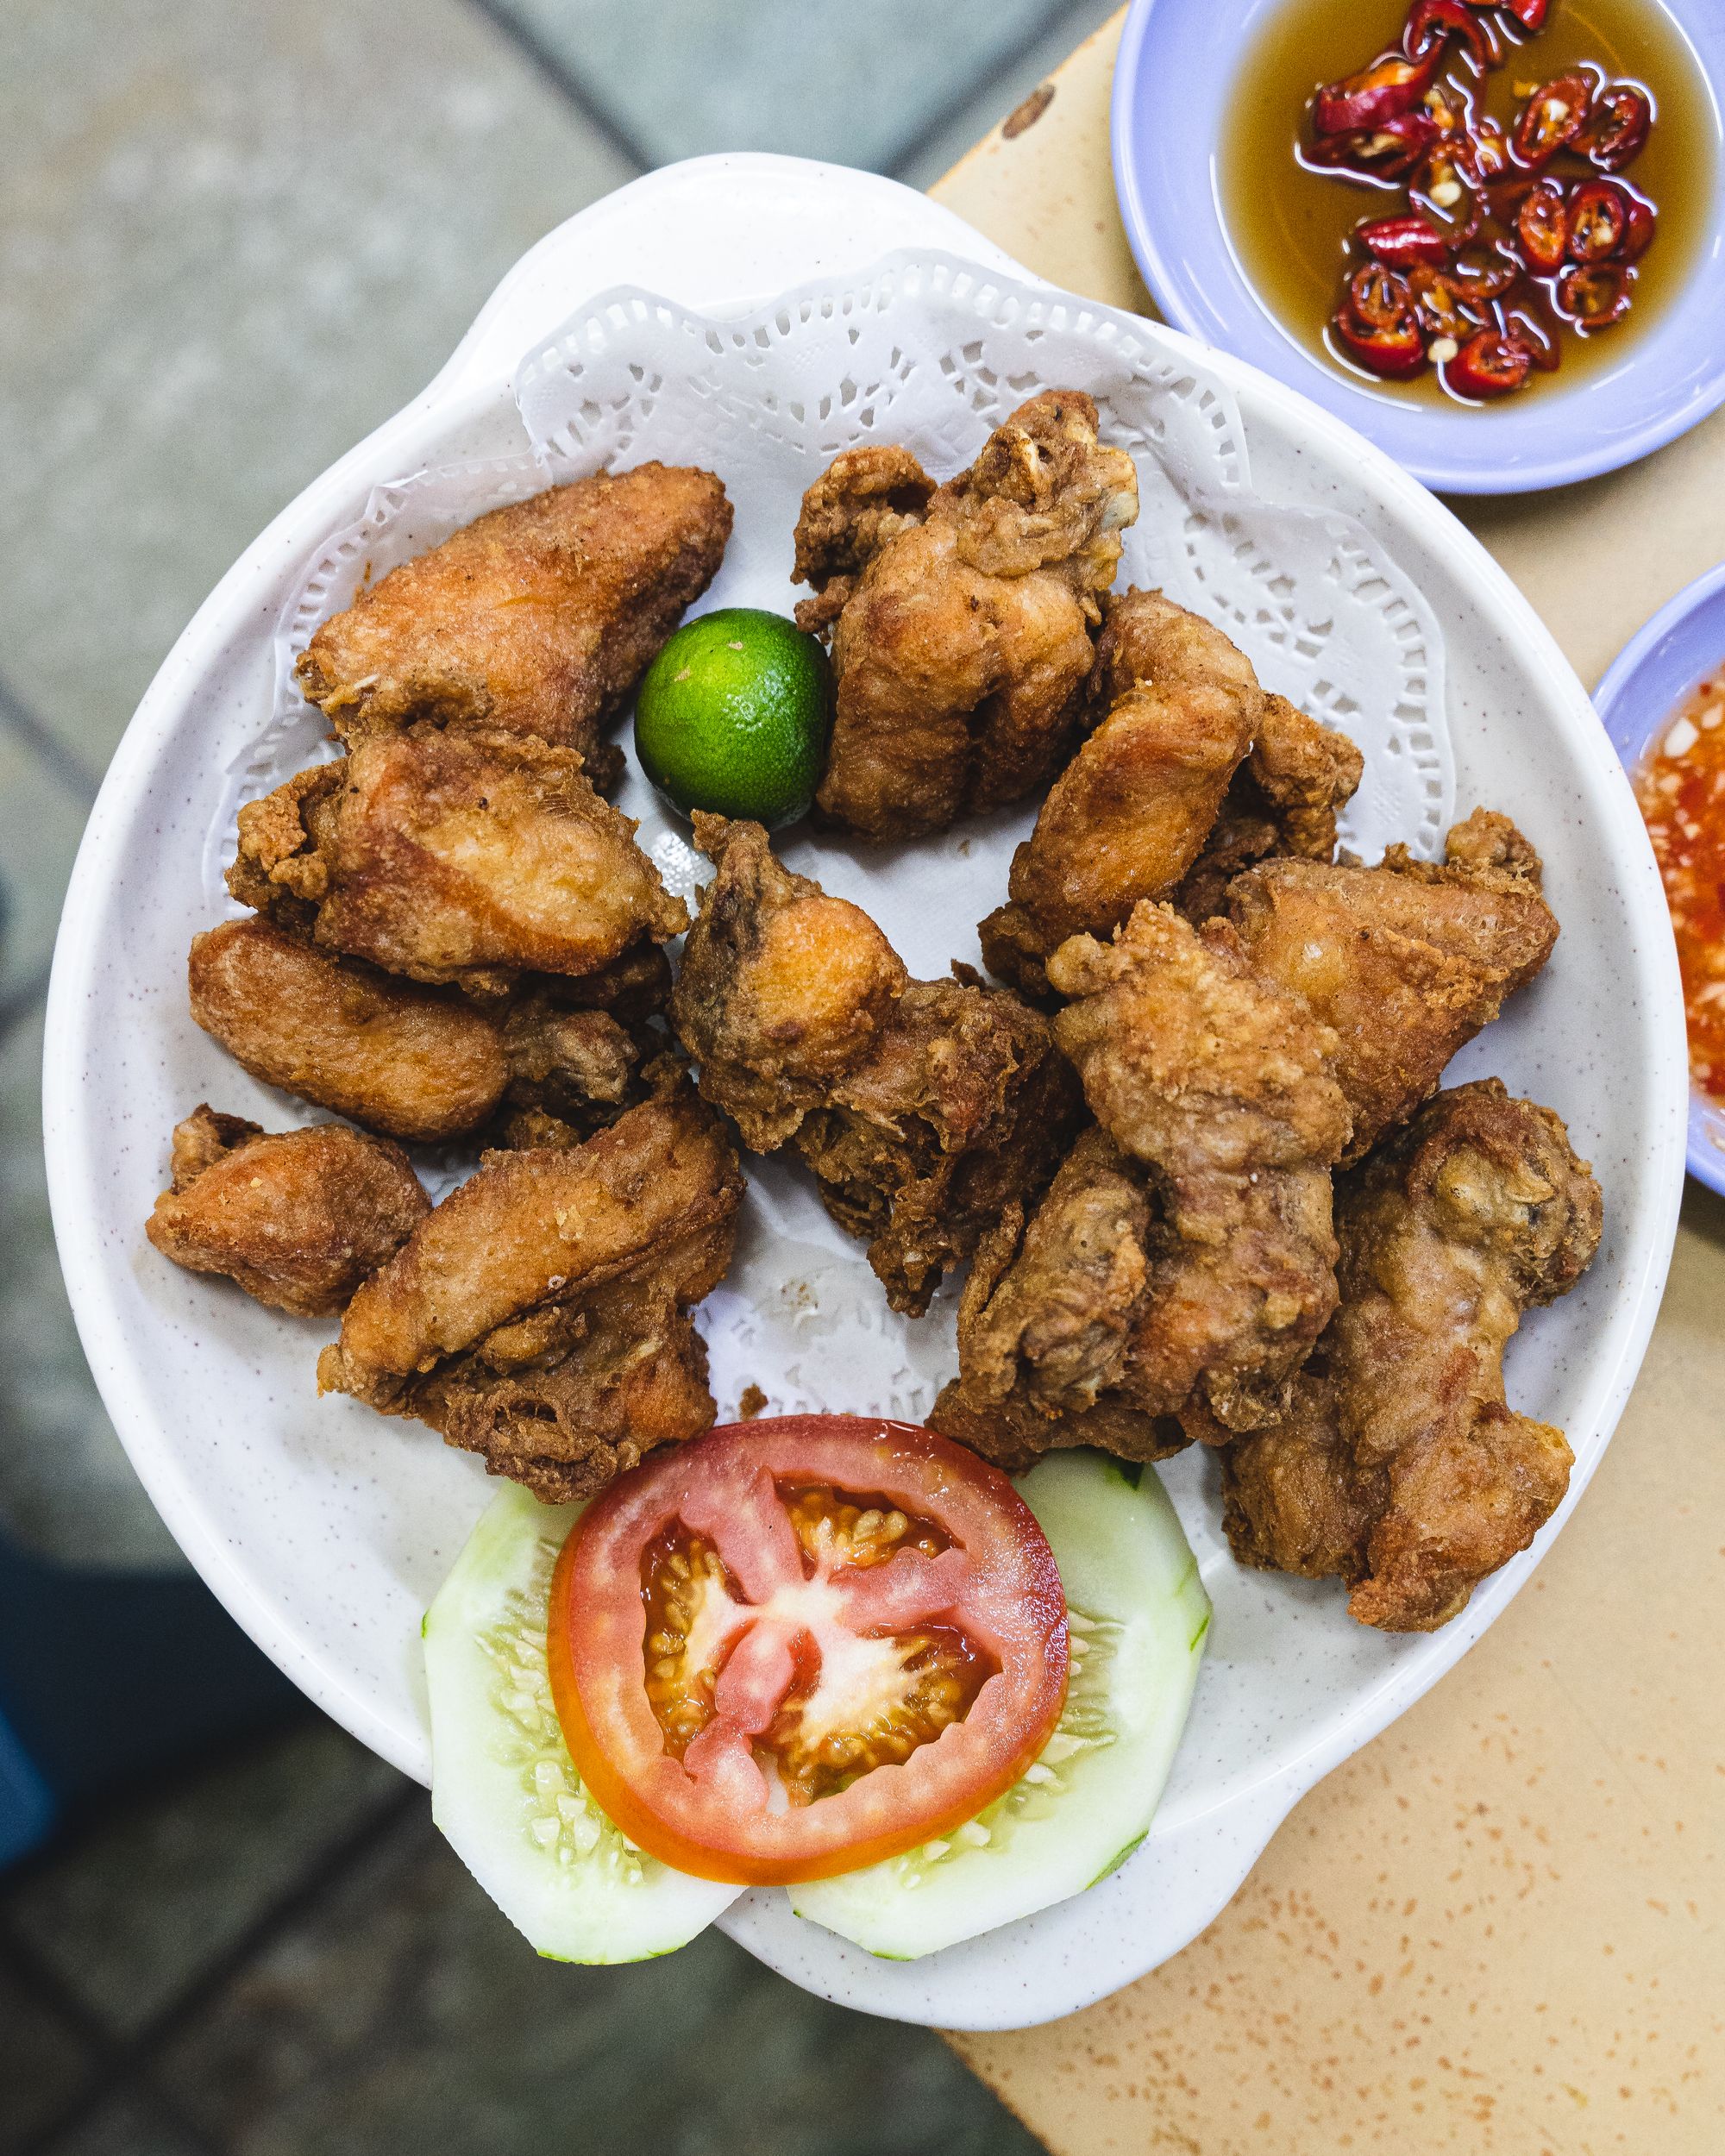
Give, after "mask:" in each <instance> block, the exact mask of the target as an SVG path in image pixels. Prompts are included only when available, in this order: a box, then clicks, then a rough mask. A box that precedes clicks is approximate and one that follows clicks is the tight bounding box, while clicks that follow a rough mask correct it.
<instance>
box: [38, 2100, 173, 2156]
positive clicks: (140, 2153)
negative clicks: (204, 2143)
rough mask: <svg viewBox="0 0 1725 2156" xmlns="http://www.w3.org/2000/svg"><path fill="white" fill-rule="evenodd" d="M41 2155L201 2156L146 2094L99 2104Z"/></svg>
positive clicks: (56, 2138) (42, 2150) (46, 2147)
mask: <svg viewBox="0 0 1725 2156" xmlns="http://www.w3.org/2000/svg"><path fill="white" fill-rule="evenodd" d="M41 2156H203V2152H202V2148H201V2146H200V2144H199V2143H198V2141H197V2140H194V2139H193V2137H192V2136H191V2134H186V2133H185V2132H183V2131H182V2129H181V2128H180V2127H179V2125H178V2123H177V2122H175V2121H174V2120H173V2118H172V2117H171V2116H170V2115H169V2114H168V2113H167V2112H166V2110H165V2109H163V2108H162V2107H161V2106H160V2104H157V2103H154V2102H153V2101H152V2100H151V2098H150V2096H148V2094H147V2093H145V2094H142V2095H128V2096H116V2097H114V2098H112V2099H110V2101H109V2102H107V2103H103V2104H102V2105H100V2106H99V2107H98V2108H97V2109H96V2110H95V2111H93V2112H91V2115H89V2116H88V2117H87V2118H82V2119H80V2120H79V2121H78V2123H77V2125H75V2126H74V2127H72V2128H71V2129H70V2130H69V2131H68V2132H66V2133H65V2134H56V2135H55V2136H54V2137H53V2140H50V2141H48V2142H47V2144H46V2145H45V2146H44V2147H43V2148H42V2149H41Z"/></svg>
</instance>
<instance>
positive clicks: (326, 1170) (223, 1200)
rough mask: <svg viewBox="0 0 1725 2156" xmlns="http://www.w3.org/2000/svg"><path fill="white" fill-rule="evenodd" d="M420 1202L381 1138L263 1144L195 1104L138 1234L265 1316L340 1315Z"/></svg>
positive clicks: (346, 1136) (252, 1127)
mask: <svg viewBox="0 0 1725 2156" xmlns="http://www.w3.org/2000/svg"><path fill="white" fill-rule="evenodd" d="M430 1209H431V1207H430V1200H429V1199H428V1198H427V1197H426V1195H425V1193H424V1192H423V1190H422V1189H421V1188H420V1187H419V1181H418V1178H417V1176H416V1175H414V1173H413V1170H412V1169H411V1168H410V1167H409V1166H408V1164H407V1156H406V1155H405V1153H404V1152H403V1151H402V1150H401V1148H400V1147H399V1146H398V1145H392V1144H390V1142H389V1141H388V1139H386V1138H371V1137H368V1136H367V1135H366V1134H365V1133H364V1132H363V1131H351V1130H349V1129H348V1126H347V1125H346V1124H344V1123H318V1124H314V1125H311V1128H310V1129H307V1130H301V1131H280V1132H278V1133H274V1134H271V1133H268V1132H267V1131H264V1130H263V1128H262V1126H261V1125H259V1124H256V1123H248V1122H247V1121H246V1120H245V1119H243V1118H242V1117H241V1116H237V1115H218V1114H217V1113H216V1111H215V1110H214V1109H213V1108H211V1107H210V1106H207V1105H205V1106H201V1107H198V1108H196V1109H194V1110H193V1112H191V1114H190V1115H189V1116H188V1117H187V1118H186V1119H185V1122H183V1123H182V1124H180V1125H178V1127H177V1128H176V1129H175V1131H174V1134H173V1187H172V1188H171V1189H167V1190H165V1191H163V1193H162V1194H161V1195H160V1197H159V1198H158V1199H157V1200H156V1202H155V1209H154V1212H153V1213H151V1215H150V1217H149V1219H148V1220H147V1222H146V1223H145V1226H144V1232H145V1233H146V1234H147V1236H148V1237H149V1238H150V1241H151V1242H152V1243H153V1244H154V1245H155V1247H156V1248H157V1250H160V1252H161V1254H162V1256H163V1257H171V1258H172V1259H173V1262H174V1263H175V1264H176V1265H184V1266H185V1268H186V1269H187V1270H188V1271H189V1272H194V1273H225V1274H226V1275H228V1277H229V1279H230V1280H233V1281H235V1282H238V1284H239V1285H240V1286H241V1287H242V1288H244V1289H245V1291H246V1293H247V1294H248V1295H252V1296H254V1297H255V1298H256V1300H258V1301H259V1302H261V1303H265V1304H267V1306H268V1307H270V1308H271V1309H272V1310H287V1311H292V1313H294V1314H295V1315H296V1316H298V1317H305V1318H318V1317H326V1316H329V1315H330V1314H332V1313H334V1312H336V1311H337V1310H339V1309H341V1307H342V1305H343V1304H344V1303H345V1302H346V1301H347V1300H348V1297H349V1296H350V1295H351V1294H353V1292H354V1289H355V1288H357V1287H358V1286H359V1285H360V1283H361V1281H362V1280H364V1279H365V1278H366V1277H367V1275H368V1274H371V1273H373V1272H375V1271H376V1269H378V1267H379V1266H380V1265H381V1264H382V1263H384V1261H385V1260H386V1258H389V1257H392V1256H393V1255H394V1253H395V1252H396V1251H397V1250H399V1249H400V1247H401V1245H402V1244H404V1243H405V1241H406V1240H407V1238H408V1237H409V1236H410V1235H411V1233H412V1232H413V1230H414V1229H415V1227H417V1225H418V1224H419V1222H420V1221H421V1220H422V1219H423V1218H424V1216H425V1215H426V1214H427V1213H429V1212H430Z"/></svg>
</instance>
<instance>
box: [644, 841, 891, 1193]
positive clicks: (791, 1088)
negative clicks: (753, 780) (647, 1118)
mask: <svg viewBox="0 0 1725 2156" xmlns="http://www.w3.org/2000/svg"><path fill="white" fill-rule="evenodd" d="M694 837H695V843H696V845H697V846H699V848H700V849H701V851H702V852H703V853H704V854H705V855H706V856H707V858H708V859H709V860H710V861H712V862H713V863H714V865H715V866H716V868H718V874H717V875H716V876H714V877H713V879H712V881H711V882H710V883H709V884H708V885H707V887H706V889H705V890H704V891H703V892H702V893H701V895H700V911H699V916H698V918H697V919H696V921H695V924H694V926H693V928H692V929H691V930H690V931H689V937H688V942H687V944H686V945H685V946H684V950H683V963H682V969H681V972H680V974H679V975H678V977H677V984H676V987H674V989H673V991H672V993H671V1024H672V1025H673V1026H674V1028H675V1030H676V1033H677V1037H678V1038H679V1039H680V1040H681V1042H682V1044H683V1046H684V1047H685V1048H686V1049H687V1050H688V1052H689V1054H690V1055H691V1056H693V1058H694V1060H695V1062H697V1063H698V1064H699V1066H700V1074H701V1075H700V1088H701V1093H702V1095H703V1097H704V1098H705V1099H706V1100H710V1101H712V1104H713V1105H714V1106H715V1107H719V1108H723V1109H724V1112H725V1113H726V1114H727V1115H728V1116H730V1117H731V1119H732V1121H733V1122H735V1124H736V1125H737V1129H738V1130H739V1131H741V1132H742V1133H743V1143H744V1144H746V1145H750V1146H752V1147H753V1148H754V1150H756V1152H757V1153H770V1152H773V1151H775V1150H776V1149H777V1148H778V1147H779V1146H781V1145H782V1144H784V1143H785V1141H786V1140H787V1138H791V1137H793V1135H794V1134H795V1132H796V1130H797V1128H798V1126H799V1125H800V1123H801V1122H802V1119H803V1118H804V1117H805V1116H806V1114H807V1113H808V1112H809V1110H810V1109H811V1108H813V1107H816V1106H819V1104H820V1103H821V1102H822V1101H823V1100H825V1099H826V1097H827V1095H828V1093H829V1091H830V1089H831V1086H832V1085H833V1084H834V1083H835V1082H836V1081H837V1080H839V1079H840V1078H842V1077H843V1076H844V1074H845V1073H846V1072H847V1071H849V1070H851V1069H854V1068H855V1067H856V1065H857V1064H858V1063H860V1062H862V1059H863V1058H864V1057H865V1056H867V1055H868V1053H869V1050H870V1049H871V1048H872V1047H873V1046H874V1044H875V1042H876V1040H878V1039H879V1037H880V1035H881V1029H882V1028H883V1027H884V1026H885V1025H886V1023H887V1021H888V1017H889V1016H890V1014H891V1012H892V1009H893V1006H894V1004H895V1003H896V1002H897V1000H898V999H899V998H900V996H901V995H902V994H903V993H904V992H905V988H906V986H907V985H908V982H909V980H910V975H909V974H908V973H907V972H906V970H905V965H904V962H903V960H902V959H901V958H900V956H899V955H898V953H897V952H896V951H895V950H894V949H893V947H892V945H891V944H890V943H888V941H887V939H886V937H884V936H883V935H882V934H881V931H880V930H879V929H878V928H877V927H876V926H875V924H874V922H873V921H871V920H870V919H869V916H868V915H867V914H866V913H865V912H863V911H862V907H861V906H852V905H851V904H850V900H849V899H834V898H829V897H828V896H827V894H826V893H825V891H823V890H822V889H821V887H820V886H819V884H818V883H813V882H811V881H810V880H809V878H808V877H806V876H798V875H793V874H791V872H790V871H789V870H788V869H787V868H784V867H783V866H782V865H781V862H779V860H778V858H777V856H775V854H774V852H773V850H772V848H771V846H770V844H769V843H768V838H767V834H766V832H765V830H763V829H762V826H761V825H760V824H749V823H735V824H731V823H727V822H726V821H725V819H724V818H723V817H722V816H707V815H705V814H703V813H702V812H700V811H699V810H697V811H696V812H695V818H694Z"/></svg>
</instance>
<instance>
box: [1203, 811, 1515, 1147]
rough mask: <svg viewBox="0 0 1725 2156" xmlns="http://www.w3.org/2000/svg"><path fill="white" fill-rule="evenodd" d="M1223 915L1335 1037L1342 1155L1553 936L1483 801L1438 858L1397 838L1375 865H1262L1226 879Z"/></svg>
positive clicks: (1401, 1100) (1481, 1021)
mask: <svg viewBox="0 0 1725 2156" xmlns="http://www.w3.org/2000/svg"><path fill="white" fill-rule="evenodd" d="M1227 909H1228V918H1229V919H1230V920H1231V921H1232V922H1233V924H1234V926H1235V928H1236V929H1237V930H1238V931H1239V937H1240V941H1241V943H1242V944H1243V945H1244V947H1245V952H1246V955H1247V956H1248V957H1249V959H1250V960H1251V964H1252V966H1253V968H1255V969H1256V970H1257V971H1258V973H1260V974H1262V975H1264V976H1265V977H1266V978H1267V979H1270V980H1272V981H1277V982H1278V983H1279V984H1280V985H1281V986H1282V987H1283V988H1286V989H1289V990H1290V991H1291V992H1292V993H1295V994H1297V995H1299V996H1302V997H1303V999H1304V1000H1305V1001H1306V1002H1307V1004H1308V1006H1310V1008H1311V1009H1312V1011H1313V1012H1314V1014H1315V1015H1316V1016H1317V1017H1318V1018H1320V1019H1321V1020H1322V1021H1323V1023H1324V1024H1325V1025H1328V1026H1331V1027H1333V1029H1334V1031H1335V1033H1336V1035H1337V1037H1338V1041H1339V1046H1338V1049H1337V1052H1336V1075H1337V1077H1338V1078H1339V1081H1340V1082H1341V1087H1342V1091H1343V1093H1344V1094H1346V1098H1347V1103H1348V1106H1349V1108H1350V1110H1351V1111H1352V1115H1353V1138H1352V1142H1351V1144H1350V1145H1349V1148H1348V1150H1347V1152H1346V1155H1345V1156H1344V1159H1345V1160H1347V1161H1352V1160H1358V1158H1360V1157H1361V1156H1363V1155H1364V1153H1365V1152H1366V1151H1368V1150H1369V1149H1370V1148H1371V1146H1372V1145H1373V1144H1376V1143H1377V1139H1378V1138H1380V1137H1381V1136H1382V1135H1383V1132H1384V1131H1388V1130H1391V1129H1393V1128H1395V1126H1396V1125H1398V1124H1401V1123H1404V1122H1406V1120H1407V1119H1408V1117H1409V1116H1410V1115H1412V1113H1413V1112H1414V1111H1415V1108H1417V1107H1418V1106H1419V1105H1420V1103H1421V1101H1422V1100H1425V1099H1427V1096H1428V1095H1430V1094H1432V1093H1433V1092H1434V1091H1435V1090H1436V1088H1437V1086H1438V1082H1439V1080H1440V1078H1441V1076H1442V1075H1443V1071H1444V1067H1445V1065H1446V1063H1447V1062H1449V1060H1450V1058H1451V1057H1452V1056H1453V1055H1454V1054H1455V1052H1456V1050H1458V1048H1460V1047H1461V1046H1462V1045H1463V1044H1464V1043H1465V1042H1467V1041H1470V1040H1471V1039H1472V1038H1473V1037H1474V1035H1475V1034H1476V1033H1477V1032H1478V1031H1479V1030H1480V1028H1481V1027H1482V1026H1484V1025H1489V1024H1490V1022H1491V1020H1492V1019H1493V1018H1496V1016H1497V1014H1498V1012H1500V1011H1501V1010H1502V1007H1503V1004H1504V1002H1505V1000H1506V999H1507V998H1508V997H1509V996H1510V995H1511V994H1512V993H1514V992H1515V990H1516V989H1517V988H1520V987H1524V986H1525V985H1526V984H1527V982H1528V981H1531V980H1532V979H1533V978H1534V975H1535V974H1537V973H1538V972H1539V970H1540V968H1541V967H1542V966H1543V965H1544V964H1545V962H1546V959H1547V958H1548V957H1550V956H1551V952H1552V946H1553V944H1554V943H1556V941H1557V936H1558V924H1557V918H1556V916H1555V915H1554V914H1553V912H1552V910H1551V908H1550V907H1549V906H1547V905H1546V902H1545V899H1543V898H1542V897H1541V896H1540V862H1539V857H1538V856H1537V855H1536V854H1535V853H1534V850H1533V849H1532V847H1531V846H1529V845H1528V843H1527V840H1526V839H1525V838H1523V837H1522V836H1521V833H1520V832H1519V831H1518V830H1516V829H1515V825H1514V824H1512V823H1510V821H1509V818H1507V817H1503V816H1498V815H1496V814H1495V813H1494V812H1491V811H1490V810H1486V809H1476V810H1475V812H1473V814H1472V815H1471V817H1469V818H1468V819H1467V821H1466V822H1465V823H1464V824H1458V825H1457V826H1456V828H1455V829H1454V830H1452V832H1451V833H1450V835H1449V841H1448V845H1447V849H1446V860H1445V862H1444V863H1443V864H1442V865H1441V866H1440V865H1439V864H1438V863H1437V862H1422V861H1415V860H1414V859H1413V858H1412V857H1411V856H1409V854H1408V850H1407V849H1406V848H1405V847H1402V846H1392V847H1391V848H1390V849H1389V852H1388V853H1387V854H1386V855H1385V856H1384V857H1383V862H1382V864H1381V865H1380V866H1379V867H1377V868H1358V867H1354V866H1350V865H1347V864H1344V863H1335V864H1332V863H1329V862H1313V861H1270V862H1264V863H1263V864H1262V865H1261V866H1260V867H1258V868H1254V869H1251V870H1249V871H1248V872H1247V873H1246V874H1244V875H1242V876H1240V877H1239V878H1237V879H1236V881H1234V882H1233V885H1232V886H1231V887H1230V888H1229V892H1228V899H1227Z"/></svg>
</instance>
